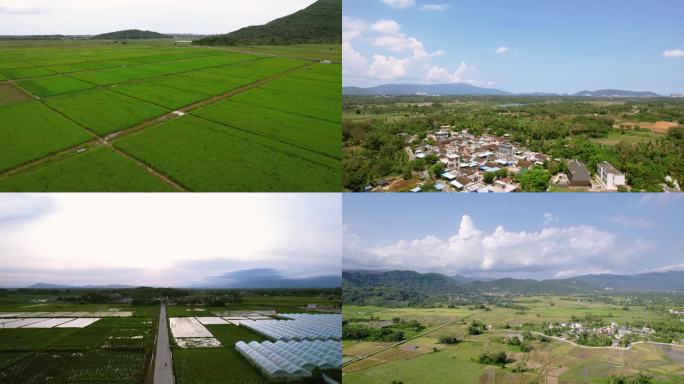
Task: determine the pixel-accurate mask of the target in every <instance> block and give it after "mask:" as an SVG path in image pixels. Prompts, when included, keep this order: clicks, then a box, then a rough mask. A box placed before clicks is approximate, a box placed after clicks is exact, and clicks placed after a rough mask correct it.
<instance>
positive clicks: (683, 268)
mask: <svg viewBox="0 0 684 384" xmlns="http://www.w3.org/2000/svg"><path fill="white" fill-rule="evenodd" d="M671 271H684V264H672V265H665V266H662V267H656V268H650V269H645V270H642V271H641V273H651V272H658V273H662V272H671Z"/></svg>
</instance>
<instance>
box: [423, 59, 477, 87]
mask: <svg viewBox="0 0 684 384" xmlns="http://www.w3.org/2000/svg"><path fill="white" fill-rule="evenodd" d="M473 70H474V68H473V67H471V66H469V65H468V64H466V62H464V61H462V62H461V64H459V65H458V68H457V69H456V70H455V71H453V72H449V70H447V69H446V68H444V67H440V66H432V67H430V68H429V69H428V73H427V77H426V78H425V79H426V81H427V82H428V83H461V82H464V81H465V76H466V75H467V74H468V73H470V72H472V71H473Z"/></svg>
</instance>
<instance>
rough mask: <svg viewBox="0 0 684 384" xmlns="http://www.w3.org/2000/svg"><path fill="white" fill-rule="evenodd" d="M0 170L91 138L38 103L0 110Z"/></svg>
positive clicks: (32, 102) (15, 105) (76, 126)
mask: <svg viewBox="0 0 684 384" xmlns="http://www.w3.org/2000/svg"><path fill="white" fill-rule="evenodd" d="M0 121H2V125H1V126H0V171H1V170H5V169H9V168H12V167H14V166H17V165H20V164H22V163H25V162H28V161H31V160H35V159H38V158H40V157H43V156H47V155H49V154H51V153H54V152H57V151H59V150H61V149H65V148H68V147H71V146H75V145H78V144H80V143H84V142H86V141H88V140H91V139H92V136H91V135H89V134H88V133H87V132H86V131H84V130H83V129H81V128H80V127H79V126H78V125H76V124H75V123H73V122H71V121H69V120H68V119H66V118H64V117H63V116H60V115H59V114H57V113H55V112H54V111H51V110H50V109H49V108H47V107H45V106H44V105H43V104H41V103H40V102H37V101H31V102H25V103H19V104H13V105H8V106H4V107H0Z"/></svg>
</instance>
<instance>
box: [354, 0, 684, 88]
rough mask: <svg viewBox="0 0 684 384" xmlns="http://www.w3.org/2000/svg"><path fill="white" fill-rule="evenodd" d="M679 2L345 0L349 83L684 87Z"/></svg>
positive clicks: (681, 7)
mask: <svg viewBox="0 0 684 384" xmlns="http://www.w3.org/2000/svg"><path fill="white" fill-rule="evenodd" d="M682 14H684V1H681V0H657V1H652V0H571V1H558V0H515V1H511V0H487V1H481V0H345V2H344V13H343V23H342V24H343V45H342V47H343V56H344V80H343V82H344V84H345V85H357V86H372V85H378V84H386V83H422V84H428V83H457V82H460V83H469V84H473V85H477V86H484V87H494V88H499V89H503V90H506V91H509V92H558V93H575V92H578V91H581V90H584V89H589V90H595V89H605V88H609V89H616V88H617V89H629V90H634V91H641V90H649V91H653V92H658V93H661V94H664V95H669V94H670V93H684V70H682V69H683V68H684V40H683V39H682V36H684V23H682Z"/></svg>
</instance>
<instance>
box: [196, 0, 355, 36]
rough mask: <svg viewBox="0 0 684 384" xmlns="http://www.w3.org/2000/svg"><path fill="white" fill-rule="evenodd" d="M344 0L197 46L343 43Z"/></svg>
mask: <svg viewBox="0 0 684 384" xmlns="http://www.w3.org/2000/svg"><path fill="white" fill-rule="evenodd" d="M341 20H342V0H318V1H316V2H315V3H313V4H311V5H310V6H308V7H307V8H304V9H302V10H300V11H298V12H295V13H293V14H291V15H289V16H285V17H281V18H279V19H276V20H273V21H271V22H270V23H268V24H264V25H258V26H251V27H245V28H242V29H239V30H237V31H235V32H231V33H228V34H225V35H215V36H209V37H206V38H204V39H200V40H195V41H194V42H193V44H196V45H287V44H322V43H330V44H338V43H340V42H341V41H342V21H341Z"/></svg>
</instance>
